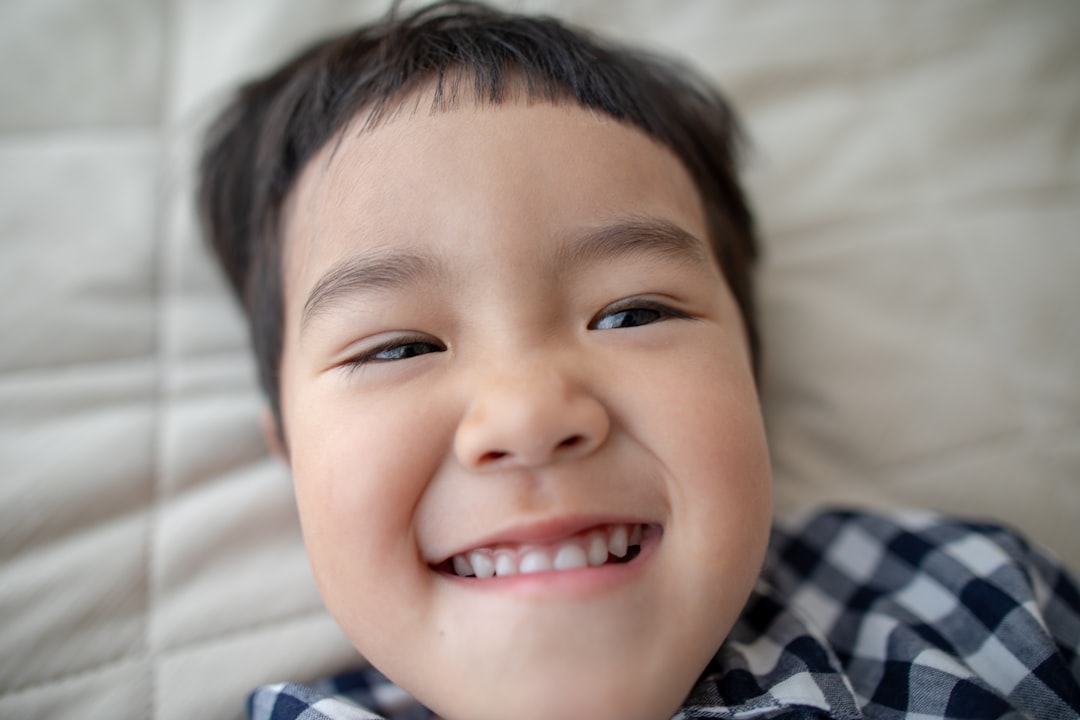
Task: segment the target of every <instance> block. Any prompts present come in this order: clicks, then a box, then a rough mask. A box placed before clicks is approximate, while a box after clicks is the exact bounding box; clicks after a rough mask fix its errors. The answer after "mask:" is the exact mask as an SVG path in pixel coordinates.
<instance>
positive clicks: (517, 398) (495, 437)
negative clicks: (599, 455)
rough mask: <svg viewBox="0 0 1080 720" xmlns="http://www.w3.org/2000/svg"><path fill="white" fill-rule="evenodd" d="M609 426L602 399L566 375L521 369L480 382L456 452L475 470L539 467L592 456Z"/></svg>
mask: <svg viewBox="0 0 1080 720" xmlns="http://www.w3.org/2000/svg"><path fill="white" fill-rule="evenodd" d="M610 427H611V421H610V418H609V416H608V412H607V410H606V408H605V407H604V405H603V403H602V402H600V400H599V398H597V397H596V396H595V395H594V394H592V393H590V392H589V391H588V390H587V389H586V388H585V387H583V386H581V385H580V384H577V383H574V382H572V381H571V380H570V379H569V378H567V377H566V376H565V374H564V373H561V372H559V371H558V370H555V369H552V368H550V367H537V366H533V367H532V368H518V370H517V371H515V372H513V373H511V374H505V373H494V374H488V375H485V376H483V377H481V378H480V379H478V380H477V387H476V392H474V393H473V394H472V397H471V402H470V404H469V406H468V407H467V409H466V412H465V414H464V416H463V417H462V419H461V422H460V424H459V426H458V429H457V433H456V435H455V437H454V452H455V453H456V454H457V457H458V459H459V460H460V462H461V463H462V464H463V465H465V466H466V467H469V468H473V469H486V468H492V469H494V468H510V467H525V468H536V467H541V466H544V465H548V464H552V463H556V462H560V461H562V460H567V459H570V458H577V457H582V456H585V455H588V454H589V453H591V452H592V451H593V450H595V449H596V448H597V447H599V446H600V445H602V444H603V443H604V441H605V440H606V439H607V436H608V432H609V430H610Z"/></svg>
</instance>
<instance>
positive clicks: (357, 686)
mask: <svg viewBox="0 0 1080 720" xmlns="http://www.w3.org/2000/svg"><path fill="white" fill-rule="evenodd" d="M1078 653H1080V591H1078V588H1077V584H1076V582H1075V580H1073V579H1072V578H1071V577H1070V576H1069V575H1068V574H1067V572H1065V571H1064V570H1063V569H1062V568H1061V567H1060V566H1059V565H1057V564H1056V563H1054V562H1053V561H1052V560H1050V559H1049V558H1047V557H1046V556H1045V555H1044V554H1042V553H1041V552H1040V551H1038V550H1036V549H1034V548H1032V547H1030V546H1029V545H1027V544H1026V543H1025V542H1024V541H1023V540H1021V539H1019V538H1018V537H1017V536H1016V535H1014V534H1013V533H1011V532H1009V531H1008V530H1005V529H1003V528H1001V527H998V526H994V525H987V524H977V523H970V522H960V521H956V520H952V519H946V518H942V517H940V516H937V515H933V514H930V513H904V514H899V515H890V516H882V515H872V514H866V513H851V512H830V513H824V514H817V515H810V516H805V517H801V518H795V519H789V520H787V521H785V522H780V523H777V525H776V526H775V527H774V530H773V536H772V541H771V543H770V547H769V554H768V558H767V560H766V563H765V569H764V570H763V573H762V577H761V581H760V582H759V584H758V586H757V587H756V588H755V591H754V593H753V595H752V597H751V598H750V601H749V603H748V604H747V606H746V609H745V610H744V611H743V614H742V616H741V617H740V619H739V621H738V622H737V623H736V625H735V627H734V629H733V630H732V632H731V634H730V635H729V636H728V639H727V640H726V641H725V642H724V644H723V645H722V646H721V647H720V650H719V651H718V652H717V654H716V656H715V657H714V658H713V660H712V662H711V663H710V664H709V666H708V668H706V670H705V672H704V674H703V675H702V677H701V679H700V680H699V681H698V683H697V684H696V686H695V687H694V689H693V691H692V692H691V693H690V696H689V697H688V698H687V700H686V702H685V704H684V706H683V707H682V709H681V710H680V711H679V712H678V713H677V714H676V715H675V720H693V719H696V718H786V719H788V720H809V719H810V718H861V717H872V718H926V719H929V718H1021V717H1023V718H1078V717H1080V655H1078ZM362 708H370V709H369V710H365V709H362ZM248 712H249V714H250V716H251V717H252V718H253V720H361V719H365V720H372V719H375V718H393V719H394V720H421V719H423V720H427V719H428V718H430V717H431V714H430V713H429V712H428V711H427V710H426V709H425V708H423V707H422V706H420V705H419V704H417V703H416V702H415V701H413V700H412V699H411V698H410V697H408V696H407V695H406V694H405V693H404V692H403V691H402V690H400V689H399V688H397V687H396V686H395V685H393V684H392V683H391V682H390V681H389V680H387V679H386V678H385V677H383V676H382V675H381V674H379V673H378V672H377V671H375V670H374V669H372V668H368V669H365V670H361V671H359V672H356V673H352V674H348V675H342V676H339V677H336V678H333V679H330V680H327V681H324V682H322V683H319V684H317V685H315V686H311V687H308V686H303V685H296V684H281V685H268V686H264V687H261V688H259V689H257V690H256V691H255V692H254V693H252V695H251V697H250V698H249V699H248Z"/></svg>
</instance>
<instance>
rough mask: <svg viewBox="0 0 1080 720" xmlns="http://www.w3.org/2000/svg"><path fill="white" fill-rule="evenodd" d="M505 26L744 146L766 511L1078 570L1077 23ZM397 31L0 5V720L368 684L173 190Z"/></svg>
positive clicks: (561, 10)
mask: <svg viewBox="0 0 1080 720" xmlns="http://www.w3.org/2000/svg"><path fill="white" fill-rule="evenodd" d="M501 4H503V5H506V6H510V7H515V8H523V9H526V10H536V11H543V12H551V13H554V14H557V15H560V16H562V17H565V18H567V19H570V20H572V21H574V22H577V23H579V24H582V25H585V26H587V27H590V28H593V29H596V30H598V31H601V32H603V33H605V34H607V35H609V36H612V37H615V38H620V39H623V40H627V41H631V42H634V43H638V44H644V45H645V46H647V47H650V48H652V49H654V50H657V51H660V52H664V53H667V54H671V55H675V56H676V57H678V58H680V59H682V60H684V61H686V62H688V63H690V64H693V65H695V66H696V67H698V68H700V69H702V70H703V71H704V72H705V73H707V74H708V75H709V76H710V77H711V78H713V79H714V80H715V81H716V82H717V83H718V84H719V85H721V86H722V87H723V88H724V89H725V90H726V92H727V93H728V94H729V95H730V97H731V98H732V100H733V101H734V103H735V104H736V106H737V107H738V108H739V109H740V110H741V112H742V115H743V118H744V121H745V124H746V126H747V128H748V130H749V134H750V136H751V138H752V141H753V151H752V153H751V154H750V156H749V158H748V182H749V185H750V190H751V192H752V195H753V199H754V203H755V205H756V208H757V212H758V216H759V221H760V226H761V230H762V234H763V236H764V242H765V251H766V252H765V258H764V263H763V266H762V268H761V273H760V281H761V287H760V302H761V307H762V313H763V324H764V330H765V333H764V335H765V347H766V364H765V372H764V378H763V393H762V398H763V404H764V407H765V412H766V416H767V424H768V431H769V434H770V440H771V447H772V454H773V464H774V471H775V477H776V488H777V491H776V493H777V504H778V507H779V508H781V509H783V508H791V507H798V506H807V505H813V504H822V503H837V502H840V503H845V504H860V505H866V506H871V507H899V506H922V507H931V508H936V509H940V510H946V511H949V512H953V513H957V514H960V515H964V516H968V517H989V518H994V519H996V520H998V521H999V522H1005V523H1007V524H1010V525H1012V526H1014V527H1016V528H1018V529H1020V530H1022V531H1023V532H1024V533H1026V534H1027V535H1028V536H1029V537H1031V538H1033V539H1034V540H1036V541H1038V542H1041V543H1043V544H1045V545H1047V546H1048V547H1049V548H1050V549H1051V550H1052V551H1053V552H1055V553H1057V554H1058V555H1059V556H1060V557H1061V558H1063V559H1064V561H1065V562H1066V563H1067V564H1070V565H1071V566H1072V567H1073V568H1074V569H1080V533H1078V532H1077V531H1076V525H1077V523H1078V521H1080V42H1078V41H1077V39H1078V38H1080V3H1076V2H1075V1H1074V0H1043V1H1042V2H1038V3H1031V2H1007V1H1004V0H1002V1H998V0H982V1H979V2H974V1H971V0H955V1H951V2H941V1H939V0H910V1H906V2H893V1H892V0H865V1H863V2H857V3H854V2H839V1H833V0H826V1H823V2H816V3H812V4H811V3H797V2H771V3H761V2H751V1H750V0H665V1H664V2H660V1H659V0H633V1H625V2H624V1H623V0H582V1H580V2H579V1H578V0H518V1H511V0H504V2H502V3H501ZM385 7H386V3H385V2H384V1H383V0H379V1H374V0H356V1H355V2H336V1H334V0H318V1H313V2H303V3H298V2H287V1H286V0H225V1H223V2H208V1H206V0H99V1H97V2H92V3H91V2H85V1H84V0H45V1H43V0H7V1H6V2H4V3H0V97H2V98H3V101H2V102H0V287H2V288H3V290H2V292H3V302H2V303H0V477H2V478H3V481H2V482H0V717H5V718H31V717H33V718H85V717H109V718H153V719H154V720H173V719H177V720H178V719H180V718H190V717H202V718H234V717H238V716H240V715H241V714H242V710H243V700H244V696H245V694H246V692H247V691H248V690H249V689H251V688H252V687H254V686H256V685H258V684H261V683H266V682H271V681H276V680H282V679H291V680H299V681H304V680H308V679H311V678H314V677H316V676H321V675H326V674H329V673H332V672H334V671H339V670H341V669H343V668H345V667H348V666H349V665H352V664H356V663H357V662H359V660H360V659H359V658H358V657H356V655H355V652H354V651H353V650H352V649H351V647H350V646H349V644H348V642H347V641H346V640H345V639H344V637H343V635H342V634H341V633H340V631H339V630H338V629H337V628H336V627H335V625H334V624H333V622H332V620H331V619H330V618H329V617H328V616H327V614H326V613H325V611H324V610H323V609H322V606H321V604H320V601H319V598H318V595H317V593H316V591H315V589H314V585H313V582H312V579H311V575H310V571H309V569H308V567H307V563H306V560H305V557H304V552H303V548H302V546H301V542H300V537H299V531H298V526H297V520H296V515H295V510H294V509H293V505H292V491H291V487H290V481H289V477H288V473H287V471H286V469H285V468H283V467H281V466H280V465H278V464H276V463H275V462H274V461H273V460H271V459H269V457H268V455H267V453H266V451H265V449H264V447H263V445H262V442H261V439H260V434H259V431H258V424H257V418H258V414H259V410H260V407H261V399H260V397H259V395H258V393H257V391H256V387H255V382H254V373H253V366H252V363H251V361H250V359H249V357H248V352H247V348H246V333H245V330H244V327H243V323H242V320H241V318H240V315H239V313H238V311H237V308H236V307H235V305H234V303H233V301H232V299H231V298H230V297H229V295H228V293H227V292H226V291H225V286H224V283H223V281H222V278H221V277H220V276H219V274H218V273H217V271H216V270H215V268H214V267H213V265H212V264H211V263H210V261H209V260H208V258H207V255H206V252H205V250H204V248H203V246H202V244H201V240H200V238H199V236H198V231H197V223H196V221H195V217H194V212H193V209H192V208H193V203H192V199H191V198H192V182H193V181H192V175H193V173H192V167H193V158H194V156H195V150H196V148H197V146H198V142H199V138H200V134H201V132H202V130H203V128H204V127H205V125H206V123H207V121H208V120H209V118H211V117H212V116H213V113H214V111H215V110H216V109H217V108H219V107H220V106H221V104H222V102H223V101H224V99H225V97H227V93H228V92H229V90H230V89H231V88H233V87H235V85H236V84H237V83H238V82H241V81H242V80H244V79H246V78H249V77H251V76H253V75H254V74H255V73H258V72H261V71H264V70H266V69H268V68H270V67H272V66H273V65H274V64H276V63H277V62H279V61H281V60H283V59H284V58H285V57H287V56H288V55H289V54H291V53H292V52H294V51H296V50H298V49H299V48H300V47H302V46H303V45H305V44H306V43H307V42H309V41H311V40H312V39H314V38H316V37H319V36H321V35H323V34H325V33H327V32H330V31H336V30H340V29H342V28H344V27H346V26H348V25H349V24H352V23H355V22H357V21H361V20H364V19H369V18H372V17H374V16H376V15H378V14H381V13H382V12H383V11H384V10H385Z"/></svg>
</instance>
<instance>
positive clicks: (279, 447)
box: [259, 408, 289, 464]
mask: <svg viewBox="0 0 1080 720" xmlns="http://www.w3.org/2000/svg"><path fill="white" fill-rule="evenodd" d="M259 425H260V426H261V427H262V434H263V441H264V442H265V443H266V447H267V449H268V450H269V451H270V454H271V455H273V456H274V457H276V458H277V459H278V460H280V461H282V462H283V463H286V464H288V462H289V450H288V448H287V447H286V445H285V433H284V432H283V431H282V427H281V423H279V422H278V419H277V417H276V416H275V415H274V413H273V411H272V410H270V408H263V411H262V414H261V415H260V416H259Z"/></svg>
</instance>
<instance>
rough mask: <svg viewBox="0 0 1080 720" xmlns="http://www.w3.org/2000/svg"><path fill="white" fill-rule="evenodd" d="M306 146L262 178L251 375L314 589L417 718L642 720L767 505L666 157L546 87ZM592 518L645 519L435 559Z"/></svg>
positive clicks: (749, 409)
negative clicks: (258, 346) (577, 545)
mask: <svg viewBox="0 0 1080 720" xmlns="http://www.w3.org/2000/svg"><path fill="white" fill-rule="evenodd" d="M419 107H426V105H425V104H424V103H420V105H419ZM331 146H332V147H331V148H328V149H327V150H325V151H324V152H323V153H322V154H320V155H319V156H317V157H316V158H315V159H314V160H313V161H312V162H311V163H310V164H309V166H308V167H307V168H306V169H305V172H304V174H303V175H302V177H301V180H300V182H299V184H298V186H297V188H296V189H295V191H294V194H293V196H292V198H291V199H290V206H289V212H288V215H287V224H286V248H285V250H286V255H285V268H286V270H285V302H286V333H285V344H284V359H283V363H282V375H281V390H282V418H283V424H284V427H283V431H284V432H283V434H284V436H285V438H286V440H287V445H288V448H289V454H288V458H287V460H288V462H289V464H290V465H291V469H292V473H293V477H294V480H295V486H296V496H297V501H298V505H299V511H300V517H301V521H302V526H303V531H304V538H305V543H306V545H307V549H308V554H309V557H310V560H311V565H312V567H313V570H314V574H315V578H316V581H317V583H318V586H319V589H320V591H321V593H322V596H323V598H324V601H325V603H326V605H327V607H328V608H329V609H330V611H331V613H332V614H333V615H334V617H335V618H336V620H337V621H338V622H339V624H340V625H341V627H342V628H343V629H344V630H345V632H346V634H347V635H348V636H349V638H350V639H351V640H352V642H353V643H354V644H355V645H356V647H357V648H358V650H359V651H360V652H361V653H363V654H364V656H365V657H367V658H368V659H369V660H370V661H371V662H372V663H373V664H375V665H376V666H377V667H378V668H380V669H381V670H382V671H383V672H384V673H386V674H387V675H388V676H389V677H390V678H391V679H392V680H394V681H395V682H397V683H398V684H399V685H401V686H402V687H403V688H405V689H406V690H407V691H409V692H410V693H411V694H413V695H414V696H415V697H417V698H418V699H419V700H420V701H421V702H423V703H424V704H425V705H427V706H428V707H430V708H432V709H433V710H435V711H436V712H437V713H438V714H439V715H440V716H442V717H445V718H450V719H452V720H483V719H485V718H490V719H492V720H495V719H499V720H505V718H507V717H513V718H519V719H524V720H528V719H529V718H552V717H590V718H612V719H616V718H617V719H618V720H627V719H634V718H641V719H643V720H657V719H658V718H666V717H670V716H671V715H672V714H673V713H674V712H675V711H676V709H677V708H678V706H679V705H680V703H681V702H682V701H683V699H684V698H685V696H686V694H687V693H688V691H689V690H690V688H691V687H692V685H693V683H694V681H695V680H696V678H697V677H698V675H699V674H700V672H701V671H702V670H703V668H704V666H705V665H706V663H707V662H708V660H709V659H710V658H711V657H712V655H713V654H714V653H715V651H716V649H717V647H719V645H720V644H721V642H722V641H723V639H724V637H725V635H726V634H727V633H728V631H729V630H730V628H731V626H732V624H733V623H734V621H735V619H736V618H737V616H738V614H739V612H740V610H741V608H742V606H743V605H744V603H745V601H746V598H747V596H748V594H749V593H750V590H751V588H752V586H753V583H754V580H755V577H756V575H757V572H758V570H759V567H760V563H761V560H762V557H763V553H764V548H765V544H766V540H767V536H768V530H769V515H770V490H769V488H770V478H769V466H768V460H767V452H766V444H765V439H764V434H763V430H762V422H761V416H760V411H759V405H758V398H757V394H756V389H755V385H754V381H753V377H752V373H751V366H750V360H749V356H748V350H747V345H746V341H745V336H744V331H743V326H742V324H741V321H740V318H739V315H738V312H737V309H736V305H735V303H734V300H733V299H732V296H731V294H730V292H729V290H728V288H727V286H726V284H725V283H724V281H723V278H722V276H721V274H720V271H719V269H718V268H717V265H716V262H715V260H714V259H713V257H712V254H711V251H710V250H709V248H708V245H707V243H706V241H705V238H706V227H705V220H704V214H703V211H702V207H701V202H700V198H699V196H698V193H697V190H696V188H695V185H694V183H693V181H692V179H691V178H690V176H689V174H688V173H687V171H686V170H685V169H684V167H683V166H682V165H681V164H680V163H679V161H678V160H677V159H676V157H675V156H674V155H673V154H672V153H671V152H670V151H668V150H667V149H666V148H664V147H663V146H661V145H659V144H657V143H655V142H654V141H652V140H651V139H649V138H648V137H647V136H646V135H644V134H643V133H641V132H640V131H638V130H636V129H633V128H630V127H628V126H625V125H622V124H619V123H617V122H616V121H614V120H611V119H610V118H607V117H606V116H602V115H598V114H595V113H591V112H589V111H587V110H584V109H582V108H579V107H576V106H571V105H563V106H553V105H550V104H546V103H536V104H526V103H524V102H510V103H507V104H504V105H502V106H498V107H487V106H485V107H477V106H472V105H466V106H463V107H459V108H457V109H453V110H445V111H440V112H436V113H433V114H429V113H427V112H424V111H420V112H415V113H413V112H403V113H401V114H399V115H398V116H396V117H394V118H393V119H390V120H388V121H386V122H385V123H383V124H381V125H379V126H377V127H375V128H373V129H366V130H364V131H363V132H359V131H357V130H355V129H352V130H349V131H347V132H346V133H345V134H344V135H343V137H342V138H341V141H340V143H337V144H335V143H331ZM668 236H671V238H674V239H670V238H669V241H666V242H665V241H664V240H663V238H665V237H668ZM598 237H603V238H606V239H607V240H606V242H604V241H598V240H597V238H598ZM358 268H359V270H358ZM350 270H351V271H352V274H351V275H350V274H349V271H350ZM604 520H612V521H614V520H620V521H625V522H641V523H648V524H649V527H650V528H651V529H650V538H651V539H650V540H649V541H648V550H647V551H646V549H645V546H644V544H643V550H642V553H641V555H639V556H638V557H637V558H635V559H634V560H633V561H632V562H630V563H627V564H626V565H619V566H616V567H617V569H615V570H614V571H613V570H612V568H611V567H609V566H606V567H603V568H589V569H582V570H574V571H569V572H565V573H543V574H541V575H536V576H529V578H528V579H527V580H522V579H521V578H517V579H515V578H509V579H502V580H500V579H499V578H495V579H492V580H476V579H465V578H459V577H454V576H452V575H450V574H447V573H445V572H443V571H441V570H440V569H438V568H437V567H435V565H437V564H438V563H439V562H440V561H442V560H445V559H446V558H448V557H449V556H450V555H452V554H454V553H456V552H462V551H464V550H467V549H469V548H475V547H476V546H478V545H483V544H485V543H486V542H488V541H489V540H490V539H491V538H492V537H493V534H494V535H498V536H499V537H502V538H504V539H505V538H515V537H518V536H524V535H529V533H532V535H530V537H532V536H537V537H539V536H541V535H542V536H543V537H545V538H548V537H549V536H551V537H555V536H558V535H559V533H563V534H565V533H566V532H569V531H570V529H572V528H577V527H580V526H581V525H582V524H584V525H588V524H589V523H598V522H601V521H604ZM545 533H546V534H545ZM538 534H539V535H538ZM506 580H509V582H507V581H506Z"/></svg>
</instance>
